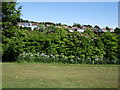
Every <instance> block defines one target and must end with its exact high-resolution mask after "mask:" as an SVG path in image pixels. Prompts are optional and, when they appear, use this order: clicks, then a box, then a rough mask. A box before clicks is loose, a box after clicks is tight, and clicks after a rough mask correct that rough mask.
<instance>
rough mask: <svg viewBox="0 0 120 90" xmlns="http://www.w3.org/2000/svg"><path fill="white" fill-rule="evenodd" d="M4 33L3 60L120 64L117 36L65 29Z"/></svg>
mask: <svg viewBox="0 0 120 90" xmlns="http://www.w3.org/2000/svg"><path fill="white" fill-rule="evenodd" d="M51 28H53V27H50V29H49V28H47V29H49V30H47V31H42V32H40V31H39V30H35V31H29V30H19V29H16V28H15V27H12V28H10V29H7V30H3V31H2V33H3V34H2V38H3V44H2V46H3V48H2V49H3V50H2V57H3V61H8V62H10V61H18V62H46V63H49V62H55V63H88V64H105V63H106V64H119V63H120V61H119V58H120V46H119V45H120V36H119V35H118V34H116V33H110V32H106V33H102V34H100V35H97V34H94V33H93V31H92V30H91V29H87V30H86V32H84V33H79V32H77V31H75V32H73V33H70V32H68V31H67V29H64V28H54V30H53V29H51Z"/></svg>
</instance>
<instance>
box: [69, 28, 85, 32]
mask: <svg viewBox="0 0 120 90" xmlns="http://www.w3.org/2000/svg"><path fill="white" fill-rule="evenodd" d="M68 31H69V32H74V31H78V32H84V31H85V29H81V28H78V27H72V28H69V29H68Z"/></svg>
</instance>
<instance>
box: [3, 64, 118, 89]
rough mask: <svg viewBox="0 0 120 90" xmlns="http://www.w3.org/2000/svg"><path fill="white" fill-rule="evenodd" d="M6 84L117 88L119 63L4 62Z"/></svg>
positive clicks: (40, 86) (12, 85)
mask: <svg viewBox="0 0 120 90" xmlns="http://www.w3.org/2000/svg"><path fill="white" fill-rule="evenodd" d="M2 70H3V73H2V78H3V81H2V86H3V88H117V87H118V66H117V65H86V64H83V65H82V64H43V63H39V64H36V63H20V64H18V63H3V64H2Z"/></svg>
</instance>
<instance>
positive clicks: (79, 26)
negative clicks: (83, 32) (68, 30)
mask: <svg viewBox="0 0 120 90" xmlns="http://www.w3.org/2000/svg"><path fill="white" fill-rule="evenodd" d="M73 27H78V28H81V25H80V24H78V23H74V24H73Z"/></svg>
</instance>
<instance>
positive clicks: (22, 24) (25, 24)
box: [18, 22, 39, 30]
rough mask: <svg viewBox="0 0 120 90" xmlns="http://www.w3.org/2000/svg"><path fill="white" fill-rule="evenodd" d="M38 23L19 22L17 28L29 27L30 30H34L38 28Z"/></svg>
mask: <svg viewBox="0 0 120 90" xmlns="http://www.w3.org/2000/svg"><path fill="white" fill-rule="evenodd" d="M38 25H39V23H31V22H27V23H22V22H19V23H18V26H19V27H30V28H31V30H34V28H38Z"/></svg>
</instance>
